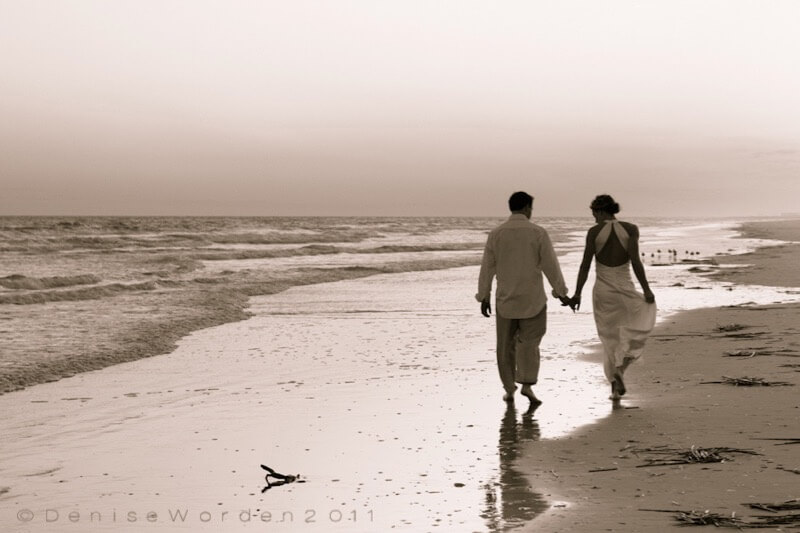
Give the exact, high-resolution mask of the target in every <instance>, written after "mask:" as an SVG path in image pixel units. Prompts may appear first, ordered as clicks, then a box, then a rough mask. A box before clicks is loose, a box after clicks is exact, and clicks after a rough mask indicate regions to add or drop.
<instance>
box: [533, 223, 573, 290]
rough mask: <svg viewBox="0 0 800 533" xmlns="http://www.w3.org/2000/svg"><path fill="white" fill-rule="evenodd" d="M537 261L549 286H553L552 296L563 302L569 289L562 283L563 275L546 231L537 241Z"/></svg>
mask: <svg viewBox="0 0 800 533" xmlns="http://www.w3.org/2000/svg"><path fill="white" fill-rule="evenodd" d="M539 261H540V267H541V269H542V272H543V273H544V275H545V276H546V277H547V281H549V282H550V286H551V287H553V296H555V297H556V298H558V299H559V300H561V303H564V302H565V300H566V299H567V296H568V295H569V289H567V284H566V283H564V275H563V274H562V273H561V266H560V265H559V264H558V257H557V256H556V251H555V249H554V248H553V243H552V242H551V241H550V236H549V235H548V234H547V232H546V231H545V232H543V236H542V238H541V240H540V242H539ZM565 305H566V304H565Z"/></svg>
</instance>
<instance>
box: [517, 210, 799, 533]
mask: <svg viewBox="0 0 800 533" xmlns="http://www.w3.org/2000/svg"><path fill="white" fill-rule="evenodd" d="M745 233H746V234H751V235H757V236H758V237H759V238H782V239H792V240H800V223H798V222H797V221H795V222H790V223H787V222H780V223H756V224H751V225H749V226H746V232H745ZM799 259H800V249H798V247H797V246H796V245H784V246H780V247H772V248H765V249H762V250H759V251H757V252H755V253H752V254H747V255H744V256H737V257H733V258H731V257H726V258H725V262H726V263H733V262H737V263H740V264H742V265H745V264H747V265H752V266H749V267H745V266H741V267H739V268H736V269H734V270H731V271H727V270H726V271H724V272H720V273H718V274H715V277H717V278H718V279H723V280H725V279H728V280H735V281H736V282H737V283H751V284H764V285H777V286H785V287H790V288H787V289H786V292H787V293H788V294H797V292H798V291H797V289H796V287H798V286H800V274H798V269H797V268H796V265H797V263H798V260H799ZM731 324H739V325H743V326H747V327H746V328H744V329H741V330H739V331H727V332H725V331H717V328H718V327H719V326H726V325H731ZM742 351H743V352H745V353H748V354H749V353H754V355H753V356H752V357H730V356H726V355H725V352H729V353H736V352H742ZM598 361H599V356H598ZM597 364H599V362H598V363H597ZM798 370H800V305H797V304H786V305H772V306H762V307H756V306H748V305H742V306H736V307H727V308H711V309H700V310H695V311H690V312H687V313H682V314H680V315H678V316H676V317H673V318H672V319H670V320H669V321H668V322H666V323H664V324H662V325H660V326H659V327H657V330H656V332H655V334H654V336H653V338H652V339H651V342H650V343H649V345H648V348H647V354H646V360H645V361H643V364H641V365H635V366H633V367H631V368H630V369H629V371H628V373H627V374H626V375H627V376H628V378H627V379H626V383H627V384H628V389H629V393H628V394H627V395H626V397H625V398H624V399H623V401H622V402H621V403H620V408H618V409H615V410H614V412H613V414H612V415H611V416H609V417H608V418H605V419H603V420H602V421H600V422H599V423H597V424H594V425H591V426H588V427H587V428H585V429H583V430H581V431H579V432H577V433H576V434H572V435H569V436H566V437H563V438H558V439H552V440H541V441H539V442H536V443H528V444H526V445H524V447H523V450H522V459H521V461H520V463H519V469H520V470H522V471H524V472H525V473H526V474H527V476H528V477H529V479H530V481H531V485H532V487H533V488H534V490H536V491H538V492H540V493H543V494H544V496H545V498H547V499H548V501H556V502H557V501H561V502H562V503H560V504H555V505H554V506H552V507H551V508H550V509H549V510H548V511H547V512H546V513H544V514H543V515H540V516H539V517H538V518H536V519H535V520H534V521H532V522H531V523H530V524H528V525H527V526H526V527H525V528H523V530H524V531H548V532H557V531H565V532H566V531H585V532H590V531H591V532H595V531H636V532H649V531H652V532H657V531H664V530H666V529H672V528H674V527H678V525H677V524H678V522H677V521H676V520H675V519H674V518H673V514H674V513H663V512H653V511H645V510H644V509H658V510H670V511H675V512H677V511H691V510H699V511H701V512H702V511H704V510H708V511H711V512H714V513H719V514H723V515H727V516H730V515H731V513H736V516H737V517H740V518H744V519H752V517H753V516H754V515H765V514H769V513H766V512H764V511H757V510H753V509H750V508H748V507H745V506H743V505H742V504H743V503H752V502H758V503H768V502H776V503H777V502H782V501H786V500H790V499H795V498H798V497H800V492H799V490H798V487H800V477H798V474H799V473H800V448H798V445H796V444H795V445H787V444H785V442H786V441H780V440H764V439H777V438H784V439H788V438H794V439H798V438H800V429H799V428H800V394H798V385H800V374H798ZM722 376H729V377H761V378H764V379H765V380H767V381H771V382H788V383H791V384H792V386H769V387H766V386H755V387H743V386H731V385H726V384H703V382H708V381H720V380H721V378H722ZM658 446H668V447H671V448H679V449H689V448H690V447H691V446H697V447H702V448H710V447H729V448H738V449H747V450H752V451H754V452H756V453H758V455H749V454H736V453H734V454H729V455H730V458H731V460H729V461H725V462H723V463H709V464H680V465H671V466H651V467H642V466H641V465H643V464H645V463H647V460H648V459H650V458H654V457H658V455H653V454H652V453H647V452H642V451H638V452H637V450H642V449H652V448H654V447H658ZM773 530H775V529H773ZM778 530H779V529H778Z"/></svg>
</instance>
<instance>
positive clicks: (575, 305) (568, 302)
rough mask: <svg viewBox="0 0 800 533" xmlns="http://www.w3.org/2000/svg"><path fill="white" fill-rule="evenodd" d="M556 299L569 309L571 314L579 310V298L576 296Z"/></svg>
mask: <svg viewBox="0 0 800 533" xmlns="http://www.w3.org/2000/svg"><path fill="white" fill-rule="evenodd" d="M558 299H559V300H561V305H562V306H564V307H569V308H570V309H572V312H573V313H574V312H575V311H576V310H578V309H580V308H581V297H580V295H578V294H576V295H575V296H573V297H572V298H567V297H566V296H560V297H559V298H558Z"/></svg>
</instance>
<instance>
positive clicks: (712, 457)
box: [631, 446, 760, 468]
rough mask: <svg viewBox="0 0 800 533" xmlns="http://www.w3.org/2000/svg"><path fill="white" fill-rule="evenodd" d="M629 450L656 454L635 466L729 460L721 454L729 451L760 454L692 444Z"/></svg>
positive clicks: (751, 453) (729, 452)
mask: <svg viewBox="0 0 800 533" xmlns="http://www.w3.org/2000/svg"><path fill="white" fill-rule="evenodd" d="M631 451H632V452H633V453H636V454H637V455H638V454H639V453H647V454H651V455H657V456H658V457H654V458H645V461H647V462H646V463H645V464H642V465H636V468H646V467H649V466H671V465H688V464H694V463H722V462H725V461H730V460H731V458H730V457H728V456H726V455H723V454H731V453H743V454H747V455H760V454H759V453H758V452H754V451H753V450H744V449H741V448H727V447H721V448H698V447H697V446H692V447H691V448H689V449H688V450H685V449H684V450H681V449H676V448H668V447H666V446H657V447H655V448H637V449H633V450H631Z"/></svg>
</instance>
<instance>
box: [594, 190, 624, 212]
mask: <svg viewBox="0 0 800 533" xmlns="http://www.w3.org/2000/svg"><path fill="white" fill-rule="evenodd" d="M591 207H592V211H603V212H605V213H608V214H609V215H616V214H617V213H619V204H618V203H617V202H615V201H614V199H613V198H612V197H611V196H609V195H608V194H601V195H599V196H596V197H595V199H594V200H592V206H591Z"/></svg>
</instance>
